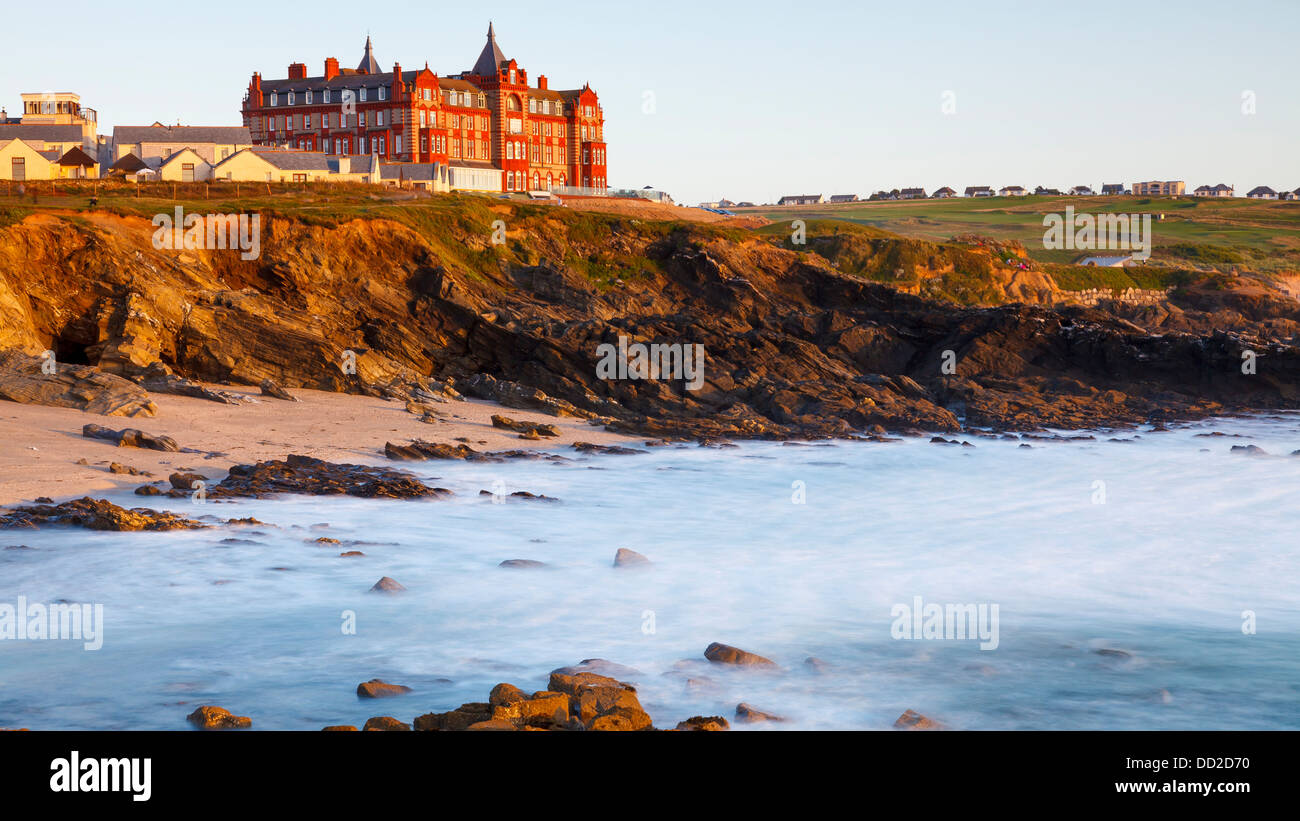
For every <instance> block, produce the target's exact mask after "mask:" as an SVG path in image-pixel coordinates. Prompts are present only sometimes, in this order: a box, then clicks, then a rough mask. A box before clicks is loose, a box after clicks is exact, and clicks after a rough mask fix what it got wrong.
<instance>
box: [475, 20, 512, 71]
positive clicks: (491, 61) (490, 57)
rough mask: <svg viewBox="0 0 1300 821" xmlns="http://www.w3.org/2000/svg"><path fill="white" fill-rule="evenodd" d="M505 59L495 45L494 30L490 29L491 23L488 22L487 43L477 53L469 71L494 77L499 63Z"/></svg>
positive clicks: (495, 36) (499, 65) (499, 66)
mask: <svg viewBox="0 0 1300 821" xmlns="http://www.w3.org/2000/svg"><path fill="white" fill-rule="evenodd" d="M505 61H506V56H505V54H503V53H502V52H501V49H500V48H499V47H498V46H497V35H496V32H495V31H493V30H492V24H491V23H488V33H487V44H486V45H484V46H483V52H482V53H481V54H479V56H478V60H477V61H475V63H474V67H473V68H472V69H470V73H471V74H478V75H480V76H483V77H495V76H497V71H498V70H499V69H500V68H501V64H502V63H504V62H505Z"/></svg>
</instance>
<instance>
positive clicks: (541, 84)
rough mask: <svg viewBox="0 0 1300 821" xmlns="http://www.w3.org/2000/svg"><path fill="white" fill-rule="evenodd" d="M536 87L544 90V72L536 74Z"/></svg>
mask: <svg viewBox="0 0 1300 821" xmlns="http://www.w3.org/2000/svg"><path fill="white" fill-rule="evenodd" d="M537 88H538V90H539V91H545V90H546V75H545V74H539V75H538V76H537Z"/></svg>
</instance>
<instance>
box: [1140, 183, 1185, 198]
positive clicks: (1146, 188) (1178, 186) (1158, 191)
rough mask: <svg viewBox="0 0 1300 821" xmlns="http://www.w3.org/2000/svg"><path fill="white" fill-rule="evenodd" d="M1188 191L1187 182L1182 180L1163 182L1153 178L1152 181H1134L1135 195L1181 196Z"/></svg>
mask: <svg viewBox="0 0 1300 821" xmlns="http://www.w3.org/2000/svg"><path fill="white" fill-rule="evenodd" d="M1185 193H1187V183H1185V182H1183V181H1182V180H1166V181H1164V182H1161V181H1159V180H1153V181H1151V182H1135V183H1133V196H1135V197H1181V196H1182V195H1183V194H1185Z"/></svg>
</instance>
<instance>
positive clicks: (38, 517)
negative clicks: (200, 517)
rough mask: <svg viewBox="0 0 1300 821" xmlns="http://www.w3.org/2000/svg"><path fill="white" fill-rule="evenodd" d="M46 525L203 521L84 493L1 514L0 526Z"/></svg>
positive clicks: (128, 526)
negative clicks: (61, 500) (59, 502)
mask: <svg viewBox="0 0 1300 821" xmlns="http://www.w3.org/2000/svg"><path fill="white" fill-rule="evenodd" d="M47 525H71V526H74V527H84V528H86V529H87V530H112V531H140V530H201V529H203V528H206V527H208V525H206V524H203V523H202V522H198V521H195V520H193V519H185V518H182V517H180V516H177V515H176V514H175V513H169V512H167V511H161V510H151V509H149V508H145V507H137V508H132V509H131V510H127V509H126V508H122V507H118V506H117V505H115V504H113V503H112V502H110V501H108V500H107V499H92V498H90V497H89V496H83V497H82V498H80V499H74V500H72V501H70V502H63V503H61V504H57V505H48V504H46V505H27V506H22V507H15V508H12V510H11V512H10V513H7V514H5V515H3V516H0V530H3V529H6V528H34V527H43V526H47Z"/></svg>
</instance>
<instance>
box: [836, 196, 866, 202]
mask: <svg viewBox="0 0 1300 821" xmlns="http://www.w3.org/2000/svg"><path fill="white" fill-rule="evenodd" d="M858 201H859V200H858V195H857V194H831V202H858Z"/></svg>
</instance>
